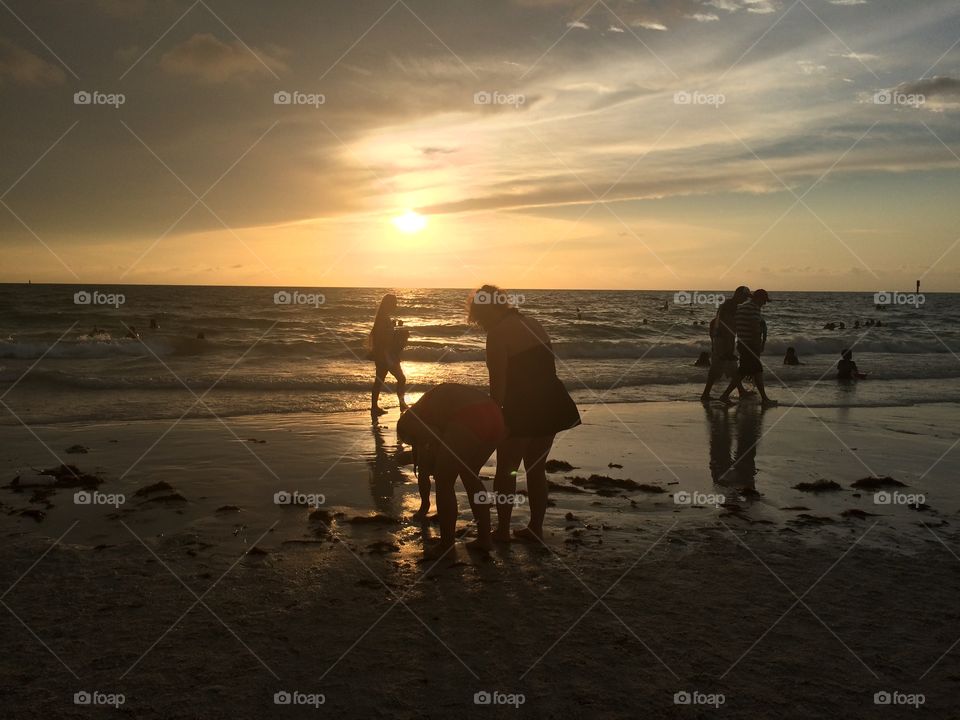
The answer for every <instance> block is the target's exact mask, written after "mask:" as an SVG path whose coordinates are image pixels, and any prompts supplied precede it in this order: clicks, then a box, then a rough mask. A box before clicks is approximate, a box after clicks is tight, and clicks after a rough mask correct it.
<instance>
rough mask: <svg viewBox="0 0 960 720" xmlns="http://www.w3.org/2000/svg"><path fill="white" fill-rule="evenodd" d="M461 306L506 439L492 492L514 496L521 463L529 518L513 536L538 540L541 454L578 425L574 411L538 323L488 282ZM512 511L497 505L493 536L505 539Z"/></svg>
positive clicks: (543, 483) (543, 479)
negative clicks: (478, 336)
mask: <svg viewBox="0 0 960 720" xmlns="http://www.w3.org/2000/svg"><path fill="white" fill-rule="evenodd" d="M467 308H468V317H469V319H470V320H471V321H472V322H475V323H477V324H478V325H479V326H480V327H481V328H483V330H484V331H485V332H486V334H487V370H488V372H489V376H490V395H491V396H492V397H493V399H494V401H495V402H496V403H497V404H498V405H499V406H500V407H501V408H503V417H504V421H505V422H506V426H507V436H506V439H505V440H504V441H503V442H501V443H500V444H499V445H498V446H497V472H496V475H495V477H494V482H493V489H494V493H495V494H496V495H497V496H498V497H510V496H513V495H515V493H516V488H517V475H516V472H517V469H518V468H519V467H520V463H521V462H522V463H523V467H524V470H525V472H526V478H527V492H528V493H529V501H530V522H529V524H528V525H527V527H525V528H523V529H521V530H517V531H516V532H515V533H513V535H514V537H516V538H517V539H520V540H535V539H537V540H539V539H542V538H543V518H544V514H545V513H546V510H547V475H546V467H545V466H546V462H547V455H548V454H549V453H550V448H551V447H552V446H553V439H554V437H555V436H556V434H557V433H558V432H560V431H562V430H569V429H570V428H572V427H576V426H577V425H579V424H580V412H579V411H578V410H577V406H576V404H575V403H574V402H573V400H572V399H571V398H570V395H569V394H568V393H567V390H566V388H565V387H564V386H563V383H562V382H561V381H560V379H559V378H558V377H557V367H556V358H555V357H554V354H553V348H552V347H551V344H550V338H549V336H548V335H547V333H546V331H545V330H544V329H543V326H542V325H541V324H540V323H539V322H537V321H536V320H534V319H533V318H530V317H527V316H526V315H523V314H522V313H521V312H520V311H519V310H518V309H517V308H516V307H514V306H513V305H511V304H510V302H509V298H508V296H507V294H506V293H505V292H504V291H503V290H501V289H500V288H498V287H496V286H494V285H484V286H483V287H481V288H480V289H479V290H476V291H475V292H474V293H473V294H472V295H471V296H470V299H469V300H468V302H467ZM512 511H513V506H512V505H511V504H508V503H498V504H497V529H496V532H494V539H496V540H503V541H508V540H510V518H511V515H512Z"/></svg>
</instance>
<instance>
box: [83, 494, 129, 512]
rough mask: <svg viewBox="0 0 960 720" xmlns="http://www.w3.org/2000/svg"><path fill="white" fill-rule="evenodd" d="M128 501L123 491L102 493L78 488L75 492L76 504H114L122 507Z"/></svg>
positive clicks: (116, 506)
mask: <svg viewBox="0 0 960 720" xmlns="http://www.w3.org/2000/svg"><path fill="white" fill-rule="evenodd" d="M126 501H127V496H126V495H124V494H123V493H102V492H100V491H98V490H78V491H77V492H75V493H74V494H73V504H74V505H112V506H113V507H115V508H118V507H120V506H121V505H123V504H124V503H125V502H126Z"/></svg>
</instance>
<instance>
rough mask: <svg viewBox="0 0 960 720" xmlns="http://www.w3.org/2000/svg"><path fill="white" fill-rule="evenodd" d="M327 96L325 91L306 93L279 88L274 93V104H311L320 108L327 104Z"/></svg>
mask: <svg viewBox="0 0 960 720" xmlns="http://www.w3.org/2000/svg"><path fill="white" fill-rule="evenodd" d="M326 102H327V96H326V95H324V94H323V93H306V92H301V91H300V90H292V91H287V90H278V91H277V92H275V93H274V94H273V104H274V105H310V106H312V107H315V108H319V107H320V106H321V105H325V104H326Z"/></svg>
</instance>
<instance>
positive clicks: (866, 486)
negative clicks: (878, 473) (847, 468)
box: [850, 477, 907, 490]
mask: <svg viewBox="0 0 960 720" xmlns="http://www.w3.org/2000/svg"><path fill="white" fill-rule="evenodd" d="M850 487H855V488H859V489H861V490H879V489H880V488H888V487H907V486H906V485H905V484H903V483H902V482H900V481H899V480H894V479H893V478H892V477H865V478H861V479H860V480H857V481H856V482H855V483H853V484H852V485H851V486H850Z"/></svg>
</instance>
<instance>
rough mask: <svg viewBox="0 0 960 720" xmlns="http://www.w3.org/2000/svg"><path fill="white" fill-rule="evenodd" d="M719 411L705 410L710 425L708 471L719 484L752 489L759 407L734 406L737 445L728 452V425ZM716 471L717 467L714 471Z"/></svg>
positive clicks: (760, 421)
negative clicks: (734, 450)
mask: <svg viewBox="0 0 960 720" xmlns="http://www.w3.org/2000/svg"><path fill="white" fill-rule="evenodd" d="M720 416H721V414H720V413H708V414H707V417H708V419H709V420H710V422H711V427H710V471H711V475H713V479H714V481H715V482H716V483H717V484H719V485H724V486H726V487H730V488H734V489H737V490H745V491H752V490H753V489H754V487H755V484H756V475H757V449H758V446H759V444H760V437H761V432H760V431H761V428H762V425H763V408H762V407H758V406H757V405H752V404H744V405H740V406H738V407H737V411H736V420H735V422H736V431H737V449H736V452H735V453H734V454H733V457H732V458H731V456H730V447H731V441H730V429H729V425H728V423H727V421H726V420H725V419H721V417H720ZM718 471H720V472H719V473H718Z"/></svg>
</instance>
